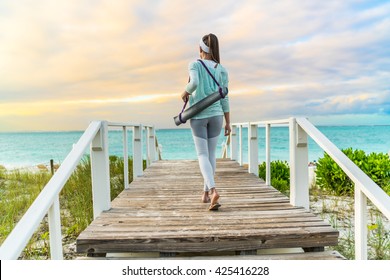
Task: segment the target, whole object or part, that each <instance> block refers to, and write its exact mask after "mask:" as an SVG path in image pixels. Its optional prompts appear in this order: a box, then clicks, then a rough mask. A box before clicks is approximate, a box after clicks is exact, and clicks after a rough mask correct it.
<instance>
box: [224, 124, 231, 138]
mask: <svg viewBox="0 0 390 280" xmlns="http://www.w3.org/2000/svg"><path fill="white" fill-rule="evenodd" d="M230 132H232V129H231V127H230V124H228V123H227V124H226V125H225V136H228V135H229V134H230Z"/></svg>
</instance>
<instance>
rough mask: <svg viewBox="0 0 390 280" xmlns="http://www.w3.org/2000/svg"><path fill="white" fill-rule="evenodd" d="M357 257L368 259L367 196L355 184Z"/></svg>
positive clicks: (358, 258)
mask: <svg viewBox="0 0 390 280" xmlns="http://www.w3.org/2000/svg"><path fill="white" fill-rule="evenodd" d="M355 259H356V260H367V197H366V195H365V194H364V193H363V192H362V191H361V188H360V186H359V185H358V184H355Z"/></svg>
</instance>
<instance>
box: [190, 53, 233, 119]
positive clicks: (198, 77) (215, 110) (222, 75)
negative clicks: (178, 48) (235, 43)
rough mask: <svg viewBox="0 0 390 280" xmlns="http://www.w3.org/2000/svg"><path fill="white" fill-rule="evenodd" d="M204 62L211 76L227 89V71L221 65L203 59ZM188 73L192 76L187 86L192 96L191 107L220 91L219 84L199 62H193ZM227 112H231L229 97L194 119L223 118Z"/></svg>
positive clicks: (217, 102)
mask: <svg viewBox="0 0 390 280" xmlns="http://www.w3.org/2000/svg"><path fill="white" fill-rule="evenodd" d="M202 61H203V62H204V63H205V64H206V66H207V68H208V69H209V70H210V72H211V74H213V75H214V77H215V79H216V80H217V81H218V83H219V84H220V85H221V87H223V88H225V87H226V88H227V87H228V82H229V79H228V72H227V71H226V69H225V68H224V67H223V66H222V65H221V64H217V63H215V62H214V61H212V60H206V59H202ZM216 65H217V66H216ZM215 66H216V67H215ZM188 71H189V74H190V82H189V83H188V84H187V86H186V89H185V90H186V92H188V93H189V94H190V95H191V96H190V100H189V102H190V106H193V105H194V104H196V103H197V102H199V101H200V100H202V99H203V98H205V97H207V96H208V95H210V94H212V93H214V92H216V91H218V86H217V84H216V83H215V82H214V80H213V78H211V76H210V75H209V74H208V73H207V71H206V69H205V68H204V67H203V65H202V64H201V63H200V62H199V61H194V62H191V63H190V64H189V65H188ZM226 112H229V97H228V95H227V96H226V97H225V98H223V99H221V100H219V101H216V102H215V103H213V104H211V105H210V106H209V107H207V108H206V109H204V110H203V111H202V112H200V113H198V114H196V115H195V116H193V117H192V119H205V118H209V117H214V116H223V115H224V113H226Z"/></svg>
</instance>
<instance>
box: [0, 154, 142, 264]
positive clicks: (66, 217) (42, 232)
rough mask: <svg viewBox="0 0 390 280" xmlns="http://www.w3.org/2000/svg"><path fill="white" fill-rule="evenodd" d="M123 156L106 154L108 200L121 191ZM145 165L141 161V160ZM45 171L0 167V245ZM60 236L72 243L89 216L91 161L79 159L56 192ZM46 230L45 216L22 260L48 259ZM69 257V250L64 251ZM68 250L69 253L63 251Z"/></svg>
mask: <svg viewBox="0 0 390 280" xmlns="http://www.w3.org/2000/svg"><path fill="white" fill-rule="evenodd" d="M128 161H129V182H131V181H132V179H133V177H132V176H133V175H132V174H133V170H132V159H131V158H130V159H128ZM123 166H124V162H123V158H119V157H116V156H110V178H111V184H110V187H111V199H114V198H115V197H116V196H117V195H118V194H119V193H120V192H121V191H122V190H123V186H124V185H123V184H124V177H123ZM144 168H145V162H144ZM50 178H51V174H50V172H47V171H35V172H32V171H23V170H12V171H7V170H6V169H5V168H0V194H1V198H2V199H1V201H0V244H1V243H2V242H3V241H4V240H5V238H6V237H7V235H8V234H9V233H10V232H11V231H12V229H13V228H14V227H15V225H16V223H17V222H18V221H19V220H20V218H21V217H22V216H23V214H24V213H25V212H26V211H27V209H28V208H29V207H30V206H31V204H32V203H33V201H34V200H35V198H36V197H37V196H38V194H39V193H40V192H41V190H42V188H43V187H44V186H45V185H46V184H47V182H48V181H49V180H50ZM60 209H61V223H62V236H63V240H64V242H67V243H72V242H74V241H75V240H76V237H77V236H78V235H79V234H80V233H81V232H82V231H83V230H84V229H85V228H86V227H87V226H88V225H89V224H90V223H91V221H92V219H93V207H92V182H91V162H90V159H89V157H85V158H83V160H82V161H81V162H80V164H79V165H78V166H77V167H76V169H75V171H74V172H73V174H72V176H71V177H70V178H69V180H68V182H67V183H66V184H65V186H64V188H63V190H62V192H61V193H60ZM49 253H50V248H49V230H48V223H47V218H46V217H45V218H44V220H43V221H42V223H41V224H40V226H39V228H38V230H37V231H36V232H35V234H34V235H33V237H32V238H31V240H30V242H29V244H28V245H27V247H26V248H25V250H24V251H23V253H22V255H21V257H20V258H22V259H47V258H49ZM64 253H65V258H72V254H73V252H66V251H65V252H64ZM67 253H69V254H67Z"/></svg>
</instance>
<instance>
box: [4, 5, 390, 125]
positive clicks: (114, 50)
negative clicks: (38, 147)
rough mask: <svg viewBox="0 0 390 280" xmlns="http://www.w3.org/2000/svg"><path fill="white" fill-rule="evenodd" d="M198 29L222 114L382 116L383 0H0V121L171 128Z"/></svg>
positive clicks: (386, 34)
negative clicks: (216, 48) (222, 84)
mask: <svg viewBox="0 0 390 280" xmlns="http://www.w3.org/2000/svg"><path fill="white" fill-rule="evenodd" d="M209 33H214V34H216V35H217V36H218V38H219V44H220V56H221V64H222V65H224V66H225V67H226V68H227V70H228V72H229V99H230V108H231V112H230V114H231V121H232V122H247V121H259V120H273V119H281V118H288V117H291V116H305V117H308V118H309V120H311V121H312V122H313V123H314V124H317V125H351V124H354V125H364V124H390V1H375V0H367V1H366V0H343V1H339V0H327V1H322V0H311V1H303V0H295V1H294V0H278V1H274V0H272V1H266V0H242V1H236V0H224V1H212V2H210V1H209V0H200V1H195V0H194V1H182V0H180V1H179V0H154V1H145V0H143V1H141V0H131V1H122V0H116V1H108V0H100V1H99V0H94V1H82V0H81V1H68V0H57V1H43V0H35V1H33V0H31V1H27V0H20V1H14V0H1V1H0V131H36V130H47V131H53V130H55V131H58V130H84V129H85V128H86V127H87V126H88V124H89V123H90V122H91V121H93V120H108V121H113V122H129V123H144V124H153V125H155V126H156V127H157V128H174V127H176V126H175V124H174V122H173V117H174V116H175V115H177V113H178V112H179V111H180V110H181V107H182V105H183V102H182V100H181V99H180V94H181V93H182V92H183V90H184V88H185V85H186V82H187V80H188V64H189V63H190V62H191V61H194V60H196V59H197V58H198V57H199V47H198V42H199V39H200V38H201V37H202V36H203V35H205V34H209ZM188 127H189V124H186V125H183V126H180V128H188Z"/></svg>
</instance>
